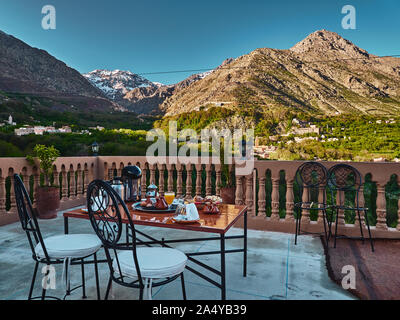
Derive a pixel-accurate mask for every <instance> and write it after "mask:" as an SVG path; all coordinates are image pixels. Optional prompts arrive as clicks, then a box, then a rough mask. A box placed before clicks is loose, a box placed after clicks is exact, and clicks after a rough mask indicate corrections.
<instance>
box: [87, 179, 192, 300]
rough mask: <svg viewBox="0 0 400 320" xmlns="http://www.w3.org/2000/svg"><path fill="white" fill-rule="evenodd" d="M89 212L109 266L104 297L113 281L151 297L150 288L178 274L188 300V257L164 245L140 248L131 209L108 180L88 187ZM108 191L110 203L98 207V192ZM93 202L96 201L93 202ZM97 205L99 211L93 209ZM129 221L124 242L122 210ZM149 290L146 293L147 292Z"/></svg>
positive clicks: (141, 296) (173, 278)
mask: <svg viewBox="0 0 400 320" xmlns="http://www.w3.org/2000/svg"><path fill="white" fill-rule="evenodd" d="M87 194H88V198H87V199H88V203H87V207H88V212H89V217H90V221H91V223H92V226H93V229H94V231H95V232H96V234H97V235H98V236H99V238H100V239H101V241H102V243H103V246H104V249H105V253H106V257H107V261H108V265H109V268H110V279H109V281H108V285H107V292H106V296H105V299H107V298H108V295H109V292H110V289H111V284H112V282H113V281H114V282H115V283H117V284H120V285H122V286H125V287H131V288H138V289H139V290H140V293H139V299H140V300H142V299H143V296H144V295H145V296H146V297H147V298H148V299H151V290H152V288H153V287H157V286H160V285H163V284H166V283H168V282H171V281H173V280H175V279H177V278H178V277H180V278H181V285H182V294H183V298H184V299H185V300H186V291H185V281H184V277H183V271H184V270H185V267H186V264H187V260H188V259H187V256H186V255H185V254H184V253H183V252H181V251H179V250H176V249H172V248H165V247H137V243H136V242H137V239H136V233H135V226H134V224H133V221H132V219H131V217H130V215H129V210H128V208H127V207H126V204H125V203H124V201H122V199H121V197H120V195H119V194H118V193H117V192H116V191H115V190H114V189H113V188H112V187H111V186H110V185H109V184H108V183H107V182H105V181H102V180H94V181H93V182H91V183H90V184H89V186H88V191H87ZM105 194H107V197H108V199H109V200H108V201H101V203H107V206H104V207H99V206H98V204H99V201H98V198H99V195H102V197H103V198H102V199H104V195H105ZM94 202H97V204H96V205H94ZM94 208H97V210H94ZM122 210H123V211H124V212H123V213H124V217H127V218H128V221H129V224H128V225H129V228H128V230H129V232H130V233H131V234H129V236H128V239H130V240H131V241H129V242H128V243H121V242H120V238H121V234H122V230H123V223H122V218H121V211H122ZM145 293H146V294H145Z"/></svg>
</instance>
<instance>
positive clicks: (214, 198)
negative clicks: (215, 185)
mask: <svg viewBox="0 0 400 320" xmlns="http://www.w3.org/2000/svg"><path fill="white" fill-rule="evenodd" d="M206 201H211V202H212V203H222V198H221V197H218V196H207V197H206Z"/></svg>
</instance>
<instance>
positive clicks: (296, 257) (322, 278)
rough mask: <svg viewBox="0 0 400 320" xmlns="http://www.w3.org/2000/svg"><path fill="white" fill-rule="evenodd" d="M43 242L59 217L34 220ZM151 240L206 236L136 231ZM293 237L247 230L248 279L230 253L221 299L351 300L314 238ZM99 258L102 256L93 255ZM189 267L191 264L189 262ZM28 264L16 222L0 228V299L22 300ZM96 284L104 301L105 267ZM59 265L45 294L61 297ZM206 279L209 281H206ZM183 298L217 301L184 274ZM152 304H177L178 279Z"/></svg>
mask: <svg viewBox="0 0 400 320" xmlns="http://www.w3.org/2000/svg"><path fill="white" fill-rule="evenodd" d="M39 223H40V225H41V228H42V234H43V236H44V237H48V236H52V235H56V234H62V233H63V219H62V212H60V213H59V216H58V218H56V219H53V220H39ZM138 229H140V230H145V231H146V232H147V233H149V234H153V235H154V236H156V237H157V238H161V237H165V238H166V239H167V238H185V237H188V234H189V233H190V236H191V237H193V236H196V237H206V236H208V235H207V234H202V233H196V235H194V233H195V232H188V231H180V230H177V231H176V230H172V229H160V228H151V227H143V226H138ZM240 232H241V230H240V229H235V228H232V229H231V230H230V231H229V234H230V235H233V234H236V233H237V234H239V233H240ZM70 233H93V230H92V227H91V225H90V223H89V221H83V220H78V219H70ZM293 237H294V235H291V234H285V233H277V232H265V231H254V230H249V232H248V275H247V277H246V278H243V276H242V254H240V253H230V254H227V257H226V266H227V267H226V269H227V270H226V272H227V280H226V281H227V299H230V300H241V299H249V300H253V299H263V300H264V299H279V300H285V299H288V300H294V299H354V296H352V295H351V294H349V293H348V292H346V291H345V290H344V289H342V288H341V287H339V286H338V285H337V284H335V283H334V282H332V281H331V280H330V278H329V276H328V272H327V269H326V266H325V255H324V250H323V246H322V244H321V241H320V239H319V238H318V237H312V236H301V237H300V238H299V242H298V245H297V246H295V245H294V238H293ZM218 245H219V243H218V242H217V241H216V242H215V243H214V242H211V241H207V242H205V241H204V242H199V243H196V244H184V243H181V244H177V245H176V246H175V247H176V248H178V249H181V250H183V251H192V252H193V251H196V250H201V251H210V249H214V250H215V249H217V248H218ZM241 246H242V240H239V239H238V240H234V239H232V240H227V249H231V248H240V247H241ZM99 258H104V252H103V251H100V252H99ZM197 258H198V259H199V260H200V261H203V262H205V263H206V264H208V265H210V266H215V267H219V256H218V255H212V256H199V257H197ZM189 265H191V263H189ZM33 267H34V262H33V260H32V257H31V252H30V249H29V245H28V241H27V238H26V235H25V233H23V231H22V229H21V225H20V223H19V222H17V223H14V224H10V225H6V226H2V227H0V299H2V300H3V299H26V298H27V295H28V290H29V284H30V281H31V277H32V274H33ZM40 270H41V269H39V271H38V276H37V279H36V287H35V291H34V295H35V294H36V295H39V294H40V292H41V274H40ZM71 271H72V272H71V280H72V283H71V287H74V286H76V285H79V284H80V279H81V278H80V277H81V273H80V267H79V266H74V267H72V270H71ZM85 271H86V286H87V288H86V290H87V297H88V299H96V290H95V282H94V268H93V266H91V265H88V266H86V270H85ZM99 274H100V285H101V292H102V297H104V293H105V289H106V285H107V280H108V274H109V269H108V266H107V264H101V265H100V266H99ZM61 276H62V265H58V266H56V280H57V288H56V289H55V290H49V291H52V292H49V295H53V296H58V297H62V296H63V294H64V291H63V285H62V282H61ZM211 277H212V276H211ZM185 282H186V292H187V296H188V299H206V300H214V299H215V300H218V299H220V290H219V289H218V288H216V287H214V286H212V285H211V284H209V283H208V282H205V281H204V280H203V279H201V278H199V277H198V276H196V275H194V274H193V273H191V272H189V271H185ZM81 292H82V291H81V290H80V289H78V290H76V291H74V292H73V293H72V295H71V296H70V297H68V298H67V299H68V300H74V299H81V295H82V293H81ZM137 298H138V290H137V289H129V288H124V287H121V286H118V285H116V284H113V289H112V295H111V297H110V299H137ZM153 299H154V300H164V299H165V300H169V299H182V294H181V287H180V281H179V279H178V280H176V281H173V282H172V283H169V284H166V285H164V286H161V287H157V288H154V289H153Z"/></svg>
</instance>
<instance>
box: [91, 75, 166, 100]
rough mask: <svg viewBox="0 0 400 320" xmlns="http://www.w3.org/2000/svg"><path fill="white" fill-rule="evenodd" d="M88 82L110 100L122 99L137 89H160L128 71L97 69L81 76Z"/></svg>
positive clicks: (156, 84) (157, 84)
mask: <svg viewBox="0 0 400 320" xmlns="http://www.w3.org/2000/svg"><path fill="white" fill-rule="evenodd" d="M83 76H84V77H86V79H88V80H89V82H90V83H91V84H92V85H94V86H95V87H97V88H99V89H100V90H101V91H103V92H104V93H105V95H106V96H107V97H108V98H110V99H112V100H117V101H118V100H120V99H122V98H123V97H124V96H125V95H126V94H127V93H128V92H129V91H132V90H133V89H135V88H139V87H160V86H161V85H162V84H159V83H153V82H151V81H150V80H147V79H146V78H143V77H141V76H139V75H137V74H134V73H132V72H130V71H121V70H118V69H117V70H102V69H97V70H93V71H91V72H89V73H85V74H83Z"/></svg>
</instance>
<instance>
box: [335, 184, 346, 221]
mask: <svg viewBox="0 0 400 320" xmlns="http://www.w3.org/2000/svg"><path fill="white" fill-rule="evenodd" d="M344 197H345V194H344V191H337V193H336V204H337V205H339V206H342V205H344V203H345V198H344ZM344 224H345V220H344V210H343V209H339V222H338V225H339V226H340V225H344Z"/></svg>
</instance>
